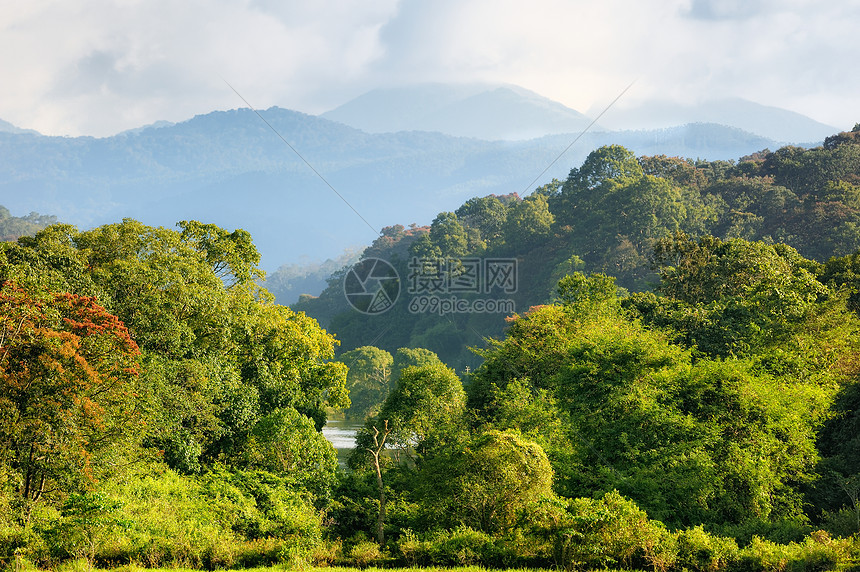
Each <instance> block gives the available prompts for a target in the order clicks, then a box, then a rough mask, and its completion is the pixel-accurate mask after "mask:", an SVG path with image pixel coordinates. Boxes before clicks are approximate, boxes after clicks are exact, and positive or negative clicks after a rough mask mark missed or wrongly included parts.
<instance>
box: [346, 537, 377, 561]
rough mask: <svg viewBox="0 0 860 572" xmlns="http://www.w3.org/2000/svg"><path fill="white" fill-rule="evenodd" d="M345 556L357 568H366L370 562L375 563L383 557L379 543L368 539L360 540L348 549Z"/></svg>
mask: <svg viewBox="0 0 860 572" xmlns="http://www.w3.org/2000/svg"><path fill="white" fill-rule="evenodd" d="M347 558H348V559H349V560H350V562H351V563H352V564H353V565H355V566H358V567H359V568H366V567H367V566H370V565H371V564H376V563H378V562H380V561H381V560H382V559H383V558H384V554H383V553H382V550H380V548H379V545H378V544H377V543H375V542H372V541H370V540H362V541H361V542H359V543H358V544H355V545H354V546H353V547H352V548H350V549H349V553H348V555H347Z"/></svg>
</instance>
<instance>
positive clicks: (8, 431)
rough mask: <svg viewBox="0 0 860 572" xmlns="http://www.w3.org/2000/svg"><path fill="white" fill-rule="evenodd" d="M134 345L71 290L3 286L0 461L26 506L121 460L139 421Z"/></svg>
mask: <svg viewBox="0 0 860 572" xmlns="http://www.w3.org/2000/svg"><path fill="white" fill-rule="evenodd" d="M139 354H140V352H139V350H138V348H137V345H136V344H135V343H134V341H132V340H131V338H130V337H129V335H128V331H127V330H126V328H125V327H124V326H123V325H122V323H121V322H120V321H119V320H118V319H117V317H116V316H113V315H111V314H110V313H108V312H107V311H106V310H105V309H104V308H103V307H101V306H100V305H98V304H97V303H96V302H95V300H94V299H92V298H85V297H81V296H77V295H74V294H53V295H49V296H47V297H45V298H37V297H33V296H32V295H30V294H29V293H27V292H26V291H25V290H23V289H22V288H20V287H18V286H16V285H15V284H13V283H10V282H7V283H6V284H4V285H3V287H2V290H0V412H2V421H0V444H2V447H1V448H0V450H2V453H0V464H2V466H3V467H4V468H8V469H11V470H12V471H13V472H14V474H15V475H16V481H17V482H16V485H17V488H18V492H19V494H20V495H21V497H22V498H23V499H24V501H25V502H26V503H29V502H31V501H37V500H39V499H40V498H42V497H43V495H46V494H52V493H53V494H56V493H57V492H58V491H65V492H68V491H70V490H82V489H83V488H84V487H85V486H86V484H87V483H92V482H94V481H95V480H96V479H97V478H98V476H100V475H102V474H104V473H106V472H109V470H110V466H112V465H113V466H116V464H118V463H122V462H123V461H125V460H127V454H128V453H129V450H128V448H127V447H125V446H124V445H126V444H128V445H131V446H133V445H134V443H135V441H136V440H137V439H138V437H139V435H140V432H141V429H142V428H143V422H144V420H145V419H143V418H141V417H140V413H141V411H140V410H139V403H138V402H137V400H136V398H135V396H136V390H137V387H138V385H137V376H138V368H139Z"/></svg>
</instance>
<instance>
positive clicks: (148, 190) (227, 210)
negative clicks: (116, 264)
mask: <svg viewBox="0 0 860 572" xmlns="http://www.w3.org/2000/svg"><path fill="white" fill-rule="evenodd" d="M260 113H261V114H262V115H263V117H265V118H266V121H268V122H269V123H270V124H271V125H272V126H274V127H275V128H276V129H277V130H278V132H279V133H280V134H281V135H283V136H284V138H285V139H286V140H287V141H289V142H290V144H291V145H293V146H294V147H295V148H296V149H297V150H298V151H299V152H300V153H301V154H302V156H303V157H304V158H305V159H307V160H308V162H309V163H310V164H311V165H313V166H314V168H315V169H317V170H318V171H319V172H320V173H321V174H323V175H324V176H325V178H326V180H327V181H329V182H330V183H331V184H332V186H334V187H335V188H336V189H337V190H338V192H339V193H340V194H341V195H342V196H343V197H344V198H345V199H346V200H348V201H349V202H350V204H351V205H352V206H353V207H355V208H356V210H358V211H359V212H360V213H362V216H363V217H364V218H365V219H366V220H367V221H368V222H369V223H370V226H372V227H373V229H379V228H381V227H382V226H383V225H384V224H385V221H391V220H394V221H400V220H402V221H404V222H407V223H409V222H419V223H422V224H426V223H429V222H430V221H431V220H432V218H433V216H434V215H435V214H436V213H437V212H439V211H440V210H443V209H445V208H448V207H447V205H448V204H452V203H457V202H462V201H464V200H466V199H468V198H469V197H470V196H471V195H472V194H475V193H480V194H489V193H497V194H506V193H510V192H514V191H519V192H521V191H522V190H523V189H526V188H527V187H528V185H529V182H530V181H532V180H533V179H534V178H535V177H536V176H537V175H538V174H539V173H540V172H541V171H542V170H543V169H545V168H546V166H547V165H548V164H549V163H550V162H551V161H552V160H553V159H554V158H555V157H557V156H558V155H559V153H561V152H562V151H563V150H564V149H565V147H567V146H568V145H569V144H570V142H571V141H572V140H573V138H574V137H575V134H564V135H552V136H546V137H541V138H538V139H533V140H529V141H515V142H512V141H483V140H479V139H474V138H465V137H453V136H450V135H443V134H441V133H429V132H417V131H413V132H400V133H377V134H369V133H365V132H363V131H360V130H358V129H354V128H351V127H347V126H346V125H343V124H340V123H336V122H334V121H329V120H326V119H323V118H321V117H315V116H311V115H306V114H303V113H298V112H295V111H291V110H288V109H280V108H271V109H267V110H264V111H261V112H260ZM610 140H611V141H612V142H620V143H622V144H624V145H626V146H628V147H630V148H631V149H635V150H636V152H637V153H656V152H660V153H670V154H680V155H684V156H686V155H691V156H694V157H708V158H711V159H714V158H719V159H728V158H732V157H737V156H738V155H739V154H746V153H750V152H753V151H756V150H758V149H762V148H765V147H769V148H775V146H776V145H777V144H776V143H775V142H774V141H772V140H770V139H766V138H763V137H760V136H757V135H753V134H751V133H748V132H745V131H741V130H739V129H734V128H729V127H725V126H721V125H714V124H695V125H686V126H676V127H672V128H668V129H659V130H651V131H616V132H612V133H605V132H604V133H598V132H593V133H587V134H586V135H584V136H583V137H582V139H580V141H579V142H578V144H577V145H576V146H575V147H574V148H573V149H571V150H570V152H569V154H567V155H566V156H565V159H566V160H567V161H581V160H582V159H584V157H585V154H586V153H587V150H589V149H594V148H595V147H598V146H600V145H602V144H605V143H607V142H608V141H610ZM555 169H556V170H550V171H549V173H548V176H549V177H552V176H556V177H563V176H564V174H565V173H566V168H565V167H563V166H562V165H561V164H557V165H556V167H555ZM0 197H2V200H0V202H2V204H4V205H5V206H6V207H7V208H9V209H10V210H12V211H13V212H30V211H32V210H36V211H39V212H50V213H56V214H58V215H60V216H61V217H62V219H63V221H64V222H67V223H70V224H74V225H77V226H78V227H80V228H91V227H92V226H96V225H100V224H106V223H110V222H114V221H116V220H120V219H122V218H124V217H131V218H134V219H137V220H140V221H141V222H144V223H146V224H150V225H157V226H165V227H168V228H170V227H172V226H173V225H174V224H175V223H176V221H179V220H187V219H200V220H207V221H210V222H212V223H215V224H219V225H222V226H224V227H226V228H244V229H245V230H247V231H248V232H250V233H251V234H252V235H253V236H254V241H255V243H256V244H257V247H258V248H259V249H260V253H261V255H262V267H263V268H265V269H267V270H273V269H275V268H277V267H278V266H280V265H281V264H285V263H296V262H298V261H299V260H301V259H303V258H305V257H307V258H309V259H310V260H315V259H318V260H324V259H325V258H335V257H337V256H338V255H340V254H341V253H342V252H343V251H344V250H345V249H347V248H350V247H354V246H356V245H364V244H367V242H368V241H369V240H372V238H373V237H374V236H375V234H374V231H373V230H372V229H371V228H368V225H366V224H365V223H364V222H363V221H362V220H361V219H359V218H358V217H356V216H355V213H353V212H352V210H350V208H349V207H348V206H347V205H345V204H344V203H343V202H342V201H341V200H340V199H339V198H338V197H337V195H335V193H333V192H332V191H331V189H329V188H328V187H327V186H326V185H325V183H323V182H322V181H320V180H319V179H318V178H317V176H316V175H315V174H314V173H313V171H311V170H310V169H309V168H308V166H307V165H306V164H305V163H304V162H302V160H301V159H299V158H298V157H297V156H296V155H295V154H294V153H293V152H292V151H291V150H290V149H289V148H287V146H286V145H284V143H283V141H281V140H280V139H279V138H278V136H277V135H275V134H274V133H272V131H271V130H270V129H269V127H267V126H266V124H265V123H263V122H262V121H260V118H259V117H257V116H256V115H255V114H254V113H253V112H252V111H251V110H249V109H240V110H232V111H218V112H213V113H209V114H206V115H201V116H197V117H194V118H192V119H189V120H188V121H184V122H181V123H177V124H175V125H156V126H151V127H149V128H143V129H139V130H134V131H130V132H125V133H121V134H118V135H115V136H112V137H106V138H102V139H96V138H92V137H47V136H42V135H39V134H36V133H9V132H3V131H2V130H0Z"/></svg>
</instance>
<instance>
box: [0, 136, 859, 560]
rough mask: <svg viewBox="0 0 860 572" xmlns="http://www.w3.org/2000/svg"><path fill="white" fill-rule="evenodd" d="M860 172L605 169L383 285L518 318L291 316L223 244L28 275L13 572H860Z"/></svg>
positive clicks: (242, 242) (413, 237)
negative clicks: (458, 569)
mask: <svg viewBox="0 0 860 572" xmlns="http://www.w3.org/2000/svg"><path fill="white" fill-rule="evenodd" d="M858 130H860V127H858ZM852 133H853V132H852ZM857 143H858V141H857V137H855V136H854V135H852V134H851V133H848V134H839V135H838V136H834V137H833V138H828V140H827V141H826V142H825V145H824V146H822V147H819V148H814V149H801V148H794V147H788V148H783V149H779V150H777V151H775V152H770V151H763V152H761V153H758V154H756V155H753V156H750V157H745V158H742V159H741V160H739V161H737V162H722V161H718V162H707V161H701V160H696V161H694V160H688V159H680V158H670V157H662V156H660V157H636V156H635V155H634V154H633V153H631V152H630V151H629V150H627V149H625V148H623V147H620V146H608V147H602V148H600V149H597V150H595V151H594V152H593V153H591V154H590V155H589V157H588V158H587V159H586V160H585V162H584V163H583V164H582V165H581V166H580V167H578V168H574V169H572V170H571V173H570V175H569V177H568V179H567V180H566V181H553V182H551V183H548V184H546V185H544V186H542V187H540V188H538V189H536V190H535V191H534V192H533V193H532V194H530V195H529V196H527V197H524V198H521V197H519V196H517V195H515V194H512V195H506V196H487V197H476V198H474V199H471V200H470V201H467V202H466V203H465V204H464V205H462V206H461V207H459V208H457V209H455V210H453V211H448V212H443V213H440V214H439V215H438V217H436V219H435V220H434V221H433V223H432V224H431V225H429V226H428V227H418V226H412V227H409V228H407V227H403V226H400V225H396V226H392V227H388V228H386V229H385V230H384V232H383V233H382V235H381V236H380V237H379V238H378V239H377V240H376V241H375V242H374V243H373V244H372V245H371V246H370V247H368V249H366V250H365V252H364V254H363V257H364V259H369V258H382V259H384V260H386V261H388V262H389V263H390V264H391V265H392V266H393V267H394V268H396V269H397V271H398V272H399V273H400V276H401V277H406V276H409V272H410V261H411V260H412V259H414V258H420V259H424V260H440V259H444V260H445V261H446V264H448V265H449V266H448V267H447V268H449V269H451V268H453V269H454V270H455V271H457V272H466V270H464V269H467V268H468V267H469V264H472V263H473V262H470V261H474V260H483V259H492V260H495V261H504V260H507V261H512V260H515V261H516V267H517V269H518V279H517V281H516V282H515V283H507V286H511V287H510V288H507V289H504V288H497V289H496V290H495V291H494V292H492V295H493V296H496V297H497V298H499V299H501V298H509V299H511V300H513V301H515V302H516V311H514V312H510V313H502V314H501V315H495V314H491V313H489V312H483V313H478V312H475V313H453V314H450V315H437V314H431V313H421V312H414V311H410V310H409V309H408V300H407V299H408V298H409V296H408V295H407V296H404V299H403V300H400V301H399V302H398V303H397V304H399V305H395V306H394V307H392V308H390V309H389V310H388V311H387V312H384V313H381V314H378V315H370V314H368V313H365V314H361V313H359V312H357V311H350V310H348V302H347V300H346V296H345V295H344V290H343V278H344V276H345V274H346V270H343V271H341V272H339V273H335V274H334V275H333V276H332V277H331V278H330V286H329V288H328V289H327V290H326V291H325V292H324V293H323V295H322V296H320V297H319V298H309V297H308V298H305V299H303V300H302V301H301V302H299V303H298V304H297V305H295V306H294V308H292V309H291V308H288V307H285V306H281V305H277V304H275V303H274V302H273V297H272V295H271V294H269V292H267V291H266V290H265V289H264V288H262V287H261V286H260V283H261V282H260V280H261V278H262V272H261V271H260V270H259V268H258V263H259V254H258V252H257V249H256V247H255V246H254V243H253V241H252V238H251V236H250V235H249V234H248V233H247V232H245V231H243V230H241V229H237V230H228V229H223V228H220V227H218V226H216V225H213V224H208V223H203V222H198V221H182V222H179V223H178V225H177V229H175V230H172V229H166V228H161V227H152V226H147V225H144V224H142V223H140V222H138V221H135V220H131V219H126V220H123V221H122V222H120V223H115V224H108V225H103V226H100V227H97V228H94V229H90V230H86V231H79V230H78V229H76V228H75V227H72V226H69V225H65V224H51V225H50V226H47V227H45V228H42V229H41V230H38V231H37V232H35V233H33V234H31V235H26V236H21V237H19V238H18V239H17V240H16V241H14V242H4V243H0V413H2V415H0V562H2V563H3V564H4V565H11V564H12V562H17V563H18V564H19V565H20V564H22V563H23V564H26V563H27V561H29V562H32V563H35V564H36V565H39V566H43V567H44V566H55V565H57V564H58V563H61V562H64V561H68V560H72V559H76V558H85V559H86V560H87V562H88V563H89V564H99V565H108V564H116V563H126V562H142V563H145V564H147V565H149V566H160V565H180V564H181V565H183V566H190V567H196V568H207V569H213V568H227V567H243V566H248V567H250V566H258V565H261V564H274V563H286V564H291V565H306V564H333V563H347V564H351V565H356V566H367V565H369V564H382V565H392V564H401V565H410V566H414V565H442V566H452V565H465V564H480V565H483V566H487V567H494V568H501V567H511V566H516V567H546V568H550V567H563V568H565V569H594V568H609V567H611V568H625V569H653V570H661V571H666V570H677V571H681V570H703V571H704V570H750V569H752V570H788V569H820V570H830V569H849V568H850V567H851V566H856V565H857V563H858V561H860V449H858V428H860V389H858V388H860V384H858V374H860V370H858V364H860V317H858V314H860V303H858V299H860V298H858V296H860V279H858V276H860V210H858V209H860V195H858V194H857V193H858V191H860V156H858V149H860V147H858V145H857ZM411 268H412V270H414V266H413V267H411ZM512 284H515V285H516V287H513V286H512ZM407 294H408V292H407ZM489 294H490V293H489V292H488V291H484V292H478V293H476V294H475V293H473V294H471V295H470V294H463V298H464V299H465V300H472V299H475V298H476V297H478V296H481V295H489ZM470 296H471V297H470ZM313 316H317V317H319V319H320V321H325V322H326V327H327V328H328V329H327V330H326V329H323V328H322V327H321V326H320V322H318V321H317V320H316V319H314V318H313ZM332 416H344V417H346V418H347V419H350V420H352V421H353V422H356V423H359V424H361V428H360V429H359V430H358V434H357V437H356V447H355V448H354V450H353V451H352V454H351V455H350V457H349V459H348V462H347V465H346V466H339V464H338V459H337V456H336V453H335V450H334V448H333V447H332V445H331V444H330V443H329V442H328V441H327V440H326V439H325V438H324V437H323V435H322V433H321V429H322V428H323V427H324V426H325V425H326V423H327V420H328V419H329V417H332Z"/></svg>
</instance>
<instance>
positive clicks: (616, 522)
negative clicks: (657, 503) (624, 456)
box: [554, 491, 677, 570]
mask: <svg viewBox="0 0 860 572" xmlns="http://www.w3.org/2000/svg"><path fill="white" fill-rule="evenodd" d="M554 556H555V560H556V564H557V565H559V566H561V567H563V568H565V569H567V570H571V569H577V568H608V567H615V568H619V567H620V568H631V567H636V568H644V567H649V568H653V569H655V570H667V569H669V568H671V567H672V566H673V565H674V563H675V560H676V557H677V547H676V546H675V539H674V537H673V536H672V535H671V534H670V533H669V532H668V531H667V530H666V527H665V526H663V524H662V523H661V522H659V521H653V520H650V519H649V518H648V515H647V514H646V513H645V511H643V510H641V509H640V508H639V507H637V506H636V504H635V503H634V502H633V501H631V500H628V499H625V498H624V497H622V496H621V495H620V494H618V492H617V491H613V492H610V493H606V494H605V495H604V496H603V498H602V499H600V500H595V499H589V498H578V499H573V500H571V501H569V504H568V507H567V514H566V515H565V517H564V519H563V520H562V522H560V523H559V524H558V525H557V527H556V530H555V555H554Z"/></svg>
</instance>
